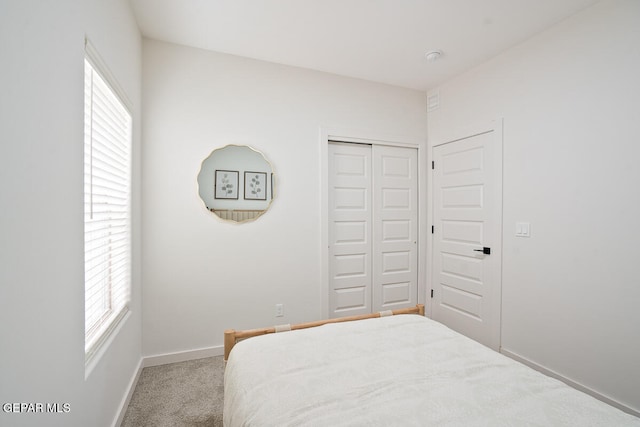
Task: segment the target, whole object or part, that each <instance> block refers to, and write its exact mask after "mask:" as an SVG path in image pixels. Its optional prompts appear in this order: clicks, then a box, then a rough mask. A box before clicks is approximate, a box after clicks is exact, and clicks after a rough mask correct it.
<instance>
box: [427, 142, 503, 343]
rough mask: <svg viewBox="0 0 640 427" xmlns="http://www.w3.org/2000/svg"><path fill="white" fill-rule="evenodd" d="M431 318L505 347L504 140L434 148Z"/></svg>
mask: <svg viewBox="0 0 640 427" xmlns="http://www.w3.org/2000/svg"><path fill="white" fill-rule="evenodd" d="M433 160H434V170H433V217H434V230H433V234H434V237H433V252H432V256H433V278H432V279H433V280H432V286H433V294H432V297H433V300H432V306H431V308H432V317H433V318H434V319H435V320H438V321H440V322H442V323H444V324H445V325H447V326H449V327H450V328H452V329H454V330H457V331H458V332H461V333H463V334H465V335H467V336H469V337H471V338H473V339H475V340H476V341H479V342H481V343H482V344H485V345H486V346H488V347H491V348H493V349H495V350H499V347H500V310H501V307H500V301H501V256H502V254H501V250H502V249H501V239H502V237H501V222H502V220H501V215H502V214H501V206H502V137H501V134H499V133H498V132H497V131H496V130H493V131H489V132H486V133H483V134H479V135H474V136H470V137H468V138H464V139H460V140H457V141H454V142H450V143H447V144H443V145H439V146H436V147H434V148H433Z"/></svg>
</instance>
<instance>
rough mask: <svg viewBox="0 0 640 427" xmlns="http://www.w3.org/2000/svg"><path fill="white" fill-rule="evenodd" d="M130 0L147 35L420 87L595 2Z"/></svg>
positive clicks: (383, 81) (557, 0)
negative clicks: (432, 56) (434, 53)
mask: <svg viewBox="0 0 640 427" xmlns="http://www.w3.org/2000/svg"><path fill="white" fill-rule="evenodd" d="M130 1H131V4H132V6H133V9H134V12H135V15H136V19H137V21H138V24H139V26H140V30H141V31H142V34H143V35H144V36H145V37H148V38H152V39H157V40H162V41H166V42H171V43H176V44H181V45H185V46H191V47H196V48H201V49H208V50H212V51H216V52H223V53H229V54H234V55H239V56H244V57H249V58H255V59H260V60H264V61H270V62H275V63H279V64H286V65H292V66H296V67H303V68H309V69H313V70H320V71H325V72H329V73H333V74H339V75H343V76H350V77H355V78H360V79H365V80H371V81H375V82H381V83H387V84H391V85H395V86H402V87H406V88H412V89H418V90H422V91H426V90H428V89H429V88H432V87H434V86H436V85H437V84H439V83H442V82H443V81H445V80H447V79H448V78H451V77H452V76H455V75H457V74H460V73H462V72H464V71H465V70H468V69H470V68H471V67H473V66H475V65H477V64H480V63H482V62H484V61H486V60H487V59H489V58H491V57H493V56H495V55H497V54H498V53H500V52H501V51H503V50H505V49H507V48H509V47H511V46H514V45H516V44H518V43H520V42H522V41H523V40H526V39H527V38H529V37H531V36H533V35H535V34H536V33H539V32H540V31H542V30H544V29H546V28H548V27H550V26H551V25H553V24H555V23H557V22H559V21H561V20H563V19H565V18H567V17H569V16H570V15H572V14H574V13H576V12H578V11H579V10H581V9H584V8H586V7H588V6H589V5H591V4H594V3H596V2H597V0H130ZM434 49H437V50H441V51H442V52H443V54H442V56H441V57H440V59H439V60H437V61H435V62H430V61H427V60H426V59H425V53H426V52H428V51H430V50H434Z"/></svg>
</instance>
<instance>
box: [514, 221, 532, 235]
mask: <svg viewBox="0 0 640 427" xmlns="http://www.w3.org/2000/svg"><path fill="white" fill-rule="evenodd" d="M530 230H531V225H530V224H529V223H528V222H516V237H531V233H530Z"/></svg>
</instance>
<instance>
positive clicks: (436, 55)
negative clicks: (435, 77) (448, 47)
mask: <svg viewBox="0 0 640 427" xmlns="http://www.w3.org/2000/svg"><path fill="white" fill-rule="evenodd" d="M441 56H442V51H441V50H430V51H429V52H427V53H425V54H424V57H425V58H426V59H427V61H429V62H435V61H437V60H438V59H440V57H441Z"/></svg>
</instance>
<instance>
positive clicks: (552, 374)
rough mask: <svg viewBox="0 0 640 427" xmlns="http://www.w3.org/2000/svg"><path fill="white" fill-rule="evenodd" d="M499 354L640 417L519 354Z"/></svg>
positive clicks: (625, 407) (635, 411)
mask: <svg viewBox="0 0 640 427" xmlns="http://www.w3.org/2000/svg"><path fill="white" fill-rule="evenodd" d="M500 353H502V354H504V355H505V356H507V357H510V358H512V359H514V360H517V361H518V362H520V363H523V364H525V365H527V366H529V367H530V368H533V369H535V370H536V371H538V372H542V373H543V374H545V375H547V376H549V377H551V378H555V379H557V380H560V381H562V382H563V383H565V384H567V385H569V386H571V387H573V388H575V389H577V390H580V391H582V392H584V393H586V394H588V395H590V396H593V397H595V398H596V399H598V400H601V401H603V402H605V403H608V404H609V405H611V406H614V407H616V408H618V409H620V410H622V411H624V412H626V413H628V414H631V415H634V416H636V417H640V411H637V410H635V409H632V408H630V407H628V406H626V405H624V404H622V403H620V402H618V401H615V400H613V399H612V398H610V397H608V396H605V395H604V394H602V393H598V392H597V391H595V390H593V389H591V388H589V387H587V386H585V385H582V384H580V383H577V382H575V381H573V380H570V379H569V378H567V377H564V376H562V375H561V374H559V373H557V372H555V371H552V370H550V369H547V368H545V367H544V366H540V365H538V364H537V363H535V362H533V361H531V360H529V359H527V358H526V357H522V356H520V355H519V354H517V353H514V352H512V351H509V350H507V349H505V348H501V349H500Z"/></svg>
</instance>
